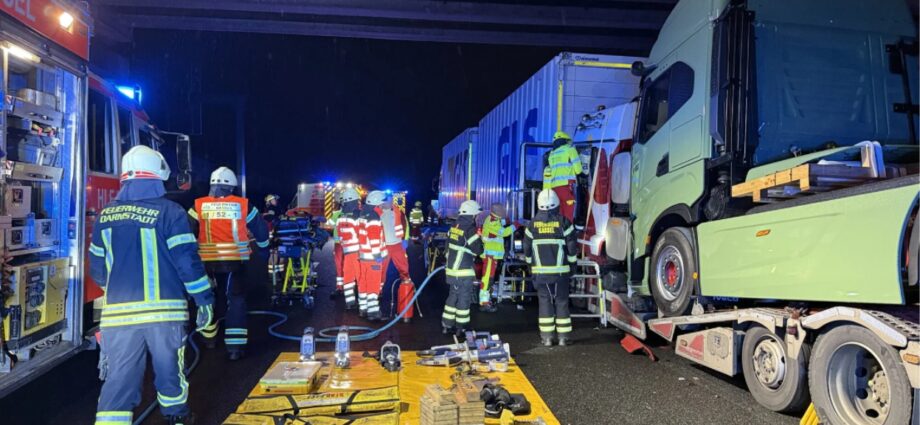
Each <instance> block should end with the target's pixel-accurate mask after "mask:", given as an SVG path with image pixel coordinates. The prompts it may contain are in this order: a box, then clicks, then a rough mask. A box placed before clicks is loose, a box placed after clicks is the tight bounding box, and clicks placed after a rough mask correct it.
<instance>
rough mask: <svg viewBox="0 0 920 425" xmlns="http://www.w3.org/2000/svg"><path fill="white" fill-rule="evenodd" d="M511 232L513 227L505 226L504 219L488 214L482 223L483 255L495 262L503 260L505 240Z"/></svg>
mask: <svg viewBox="0 0 920 425" xmlns="http://www.w3.org/2000/svg"><path fill="white" fill-rule="evenodd" d="M513 231H514V226H505V219H503V218H501V217H496V216H495V215H494V214H489V216H488V217H486V221H485V222H483V223H482V243H483V255H488V256H490V257H492V258H495V259H496V260H501V259H503V258H505V238H507V237H508V236H511V233H512V232H513Z"/></svg>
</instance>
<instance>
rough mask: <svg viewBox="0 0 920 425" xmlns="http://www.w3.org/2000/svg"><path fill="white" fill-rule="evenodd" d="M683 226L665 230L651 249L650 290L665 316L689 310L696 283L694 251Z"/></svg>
mask: <svg viewBox="0 0 920 425" xmlns="http://www.w3.org/2000/svg"><path fill="white" fill-rule="evenodd" d="M692 240H693V237H692V235H691V234H690V229H687V228H686V227H672V228H670V229H668V230H665V231H664V233H662V234H661V236H659V237H658V240H657V241H656V242H655V249H654V250H652V263H651V272H650V273H649V283H650V285H649V286H650V287H651V288H650V289H651V291H652V296H653V297H654V298H655V304H657V305H658V309H659V310H660V311H661V313H662V314H664V315H665V316H680V315H683V314H686V313H687V312H688V311H689V310H690V301H691V299H692V298H693V291H694V287H695V286H696V282H695V280H696V278H695V275H696V274H697V266H696V253H695V252H694V250H693V242H692Z"/></svg>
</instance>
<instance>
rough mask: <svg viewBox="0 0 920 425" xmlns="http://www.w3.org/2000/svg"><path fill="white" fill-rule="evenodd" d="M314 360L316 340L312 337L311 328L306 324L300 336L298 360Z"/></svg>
mask: <svg viewBox="0 0 920 425" xmlns="http://www.w3.org/2000/svg"><path fill="white" fill-rule="evenodd" d="M308 360H316V341H314V339H313V328H312V327H309V326H307V327H306V328H304V329H303V336H302V337H301V338H300V361H302V362H305V361H308Z"/></svg>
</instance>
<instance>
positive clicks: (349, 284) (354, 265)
mask: <svg viewBox="0 0 920 425" xmlns="http://www.w3.org/2000/svg"><path fill="white" fill-rule="evenodd" d="M360 275H361V264H360V262H359V261H358V253H357V252H349V253H347V254H345V255H343V256H342V282H343V284H342V290H344V291H345V308H347V309H353V308H355V307H356V306H357V305H358V277H359V276H360Z"/></svg>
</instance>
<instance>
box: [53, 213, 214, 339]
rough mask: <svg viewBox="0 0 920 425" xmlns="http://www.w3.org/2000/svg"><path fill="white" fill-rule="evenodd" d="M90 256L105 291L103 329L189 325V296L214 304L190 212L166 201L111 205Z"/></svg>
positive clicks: (97, 225) (96, 232) (96, 229)
mask: <svg viewBox="0 0 920 425" xmlns="http://www.w3.org/2000/svg"><path fill="white" fill-rule="evenodd" d="M89 253H90V256H89V265H90V275H91V276H92V277H93V279H95V281H96V282H98V283H99V284H100V285H101V286H103V287H104V288H105V297H104V298H103V301H104V303H105V304H104V306H103V307H102V319H101V321H100V324H99V326H100V327H101V328H113V327H125V326H150V325H156V324H164V323H165V324H174V323H185V322H187V321H188V319H189V314H188V304H187V302H186V297H187V296H191V297H192V298H194V299H195V303H196V304H197V305H199V306H202V305H208V304H211V303H213V301H214V295H213V292H212V291H211V284H210V283H209V282H208V277H207V275H205V270H204V265H202V263H201V260H200V259H199V257H198V247H197V246H196V244H195V236H194V235H193V234H192V233H191V231H190V229H189V222H188V219H187V218H186V217H185V212H184V211H182V207H180V206H179V205H178V204H176V203H174V202H172V201H169V200H167V199H165V198H153V199H142V200H137V201H114V202H112V203H111V204H109V205H107V206H106V207H105V208H103V209H102V211H100V212H99V216H98V217H97V218H96V223H95V225H94V226H93V235H92V242H91V243H90V245H89ZM58 272H59V273H62V271H60V270H59V271H58Z"/></svg>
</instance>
